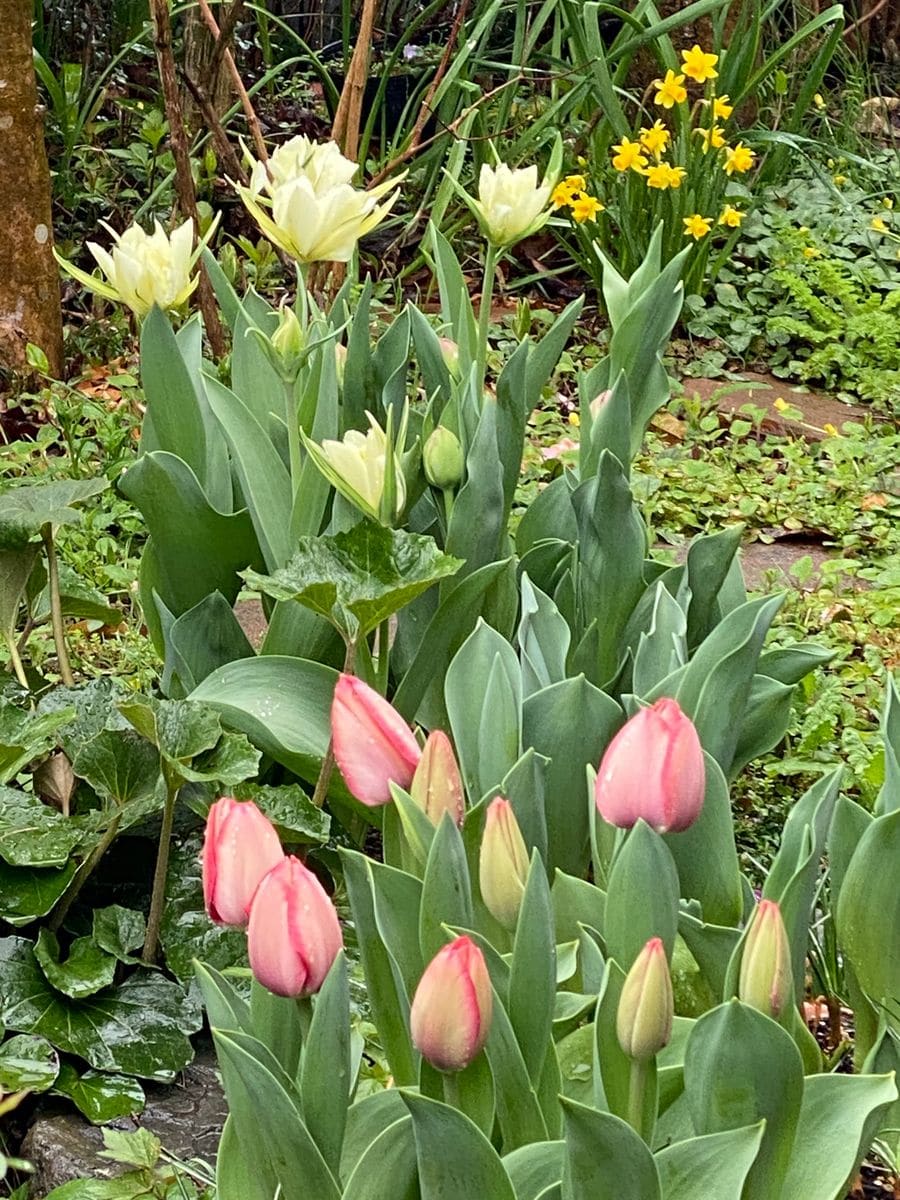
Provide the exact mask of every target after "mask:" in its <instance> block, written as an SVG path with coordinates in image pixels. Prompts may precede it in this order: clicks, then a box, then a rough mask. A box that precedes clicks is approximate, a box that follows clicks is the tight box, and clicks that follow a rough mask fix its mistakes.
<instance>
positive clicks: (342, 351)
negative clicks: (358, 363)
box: [334, 342, 347, 387]
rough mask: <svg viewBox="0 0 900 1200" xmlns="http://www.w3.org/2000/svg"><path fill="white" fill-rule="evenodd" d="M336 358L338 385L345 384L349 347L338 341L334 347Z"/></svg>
mask: <svg viewBox="0 0 900 1200" xmlns="http://www.w3.org/2000/svg"><path fill="white" fill-rule="evenodd" d="M334 360H335V363H336V364H337V378H338V385H339V386H340V387H343V386H344V368H345V367H346V366H347V347H346V346H342V345H341V343H340V342H337V343H336V344H335V347H334Z"/></svg>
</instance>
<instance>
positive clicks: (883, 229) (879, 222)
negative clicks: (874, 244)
mask: <svg viewBox="0 0 900 1200" xmlns="http://www.w3.org/2000/svg"><path fill="white" fill-rule="evenodd" d="M870 228H872V229H874V230H875V232H876V233H887V232H888V226H887V222H886V221H885V220H884V218H883V217H873V218H872V220H871V222H870Z"/></svg>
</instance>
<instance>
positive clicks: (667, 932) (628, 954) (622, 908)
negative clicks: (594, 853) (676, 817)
mask: <svg viewBox="0 0 900 1200" xmlns="http://www.w3.org/2000/svg"><path fill="white" fill-rule="evenodd" d="M678 895H679V890H678V871H677V869H676V867H675V862H674V860H673V858H672V855H671V852H670V851H669V849H668V847H667V845H666V842H665V841H664V840H663V838H662V837H660V835H659V834H658V833H656V832H654V830H652V829H651V828H650V826H649V825H647V824H646V823H645V822H644V821H638V823H637V824H636V825H635V826H634V827H633V828H632V829H631V831H630V833H629V834H628V836H627V838H626V839H625V843H624V845H623V846H622V848H621V850H620V851H619V853H618V854H617V855H616V859H615V862H614V863H613V868H612V871H611V872H610V876H609V887H608V889H607V893H606V911H605V915H604V925H603V936H604V939H605V941H606V953H607V957H609V958H614V959H615V960H616V962H617V963H618V964H619V966H620V967H621V968H622V970H623V971H625V973H626V974H627V973H628V971H629V969H630V967H631V964H632V963H633V962H634V960H635V959H636V958H637V956H638V954H639V953H640V952H641V950H643V948H644V946H645V945H646V943H647V942H648V941H649V940H650V939H651V938H654V937H659V938H662V940H663V943H664V945H665V947H666V957H667V958H668V959H669V961H670V962H671V959H672V950H673V948H674V945H675V934H676V933H677V931H678Z"/></svg>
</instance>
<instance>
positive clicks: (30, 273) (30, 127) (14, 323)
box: [0, 0, 63, 375]
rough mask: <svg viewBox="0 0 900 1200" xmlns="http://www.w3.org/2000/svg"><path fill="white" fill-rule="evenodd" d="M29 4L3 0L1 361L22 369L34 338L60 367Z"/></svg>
mask: <svg viewBox="0 0 900 1200" xmlns="http://www.w3.org/2000/svg"><path fill="white" fill-rule="evenodd" d="M31 7H32V6H31V5H30V4H25V3H23V0H0V30H2V35H0V213H2V214H3V232H2V234H0V367H4V368H6V369H8V370H21V369H22V368H23V367H25V365H26V360H25V347H26V345H27V343H28V342H34V343H35V344H36V345H38V346H40V347H41V349H42V350H43V351H44V353H45V354H46V356H47V359H48V360H49V363H50V370H51V371H52V372H53V374H54V375H61V374H62V366H63V347H62V311H61V308H60V299H59V272H58V270H57V267H56V262H55V261H54V258H53V230H52V216H51V211H50V171H49V168H48V166H47V151H46V149H45V147H44V131H43V126H42V121H41V111H42V110H41V108H40V107H39V104H38V93H37V84H36V82H35V77H34V66H33V64H32V51H31Z"/></svg>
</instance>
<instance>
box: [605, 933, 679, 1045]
mask: <svg viewBox="0 0 900 1200" xmlns="http://www.w3.org/2000/svg"><path fill="white" fill-rule="evenodd" d="M674 1015H675V1005H674V1001H673V999H672V979H671V976H670V975H669V964H668V962H667V961H666V948H665V946H664V945H663V943H662V939H661V938H658V937H657V938H651V939H650V941H649V942H647V944H646V946H644V948H643V950H642V951H641V952H640V954H639V955H638V956H637V958H636V959H635V960H634V963H633V965H632V968H631V970H630V971H629V972H628V974H627V975H626V976H625V982H624V983H623V985H622V994H621V995H620V996H619V1007H618V1010H617V1012H616V1037H617V1038H618V1039H619V1045H620V1046H621V1047H622V1051H623V1053H624V1054H627V1055H628V1057H629V1058H633V1059H635V1061H637V1062H647V1061H648V1059H651V1058H653V1057H654V1056H655V1055H657V1054H659V1052H660V1050H662V1048H663V1046H667V1045H668V1043H669V1038H670V1037H671V1036H672V1019H673V1017H674Z"/></svg>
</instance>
